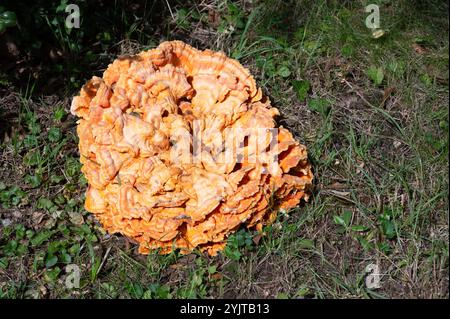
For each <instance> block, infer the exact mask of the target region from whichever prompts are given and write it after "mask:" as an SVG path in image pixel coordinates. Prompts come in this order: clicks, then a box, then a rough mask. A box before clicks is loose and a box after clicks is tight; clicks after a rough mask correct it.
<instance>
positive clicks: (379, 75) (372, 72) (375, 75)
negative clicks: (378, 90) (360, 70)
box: [367, 67, 384, 86]
mask: <svg viewBox="0 0 450 319" xmlns="http://www.w3.org/2000/svg"><path fill="white" fill-rule="evenodd" d="M367 76H368V77H369V79H370V80H372V82H373V83H374V84H375V85H377V86H378V85H381V83H383V79H384V70H383V68H382V67H378V68H377V67H371V68H369V69H368V70H367Z"/></svg>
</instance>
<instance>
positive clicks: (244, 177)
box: [71, 41, 313, 255]
mask: <svg viewBox="0 0 450 319" xmlns="http://www.w3.org/2000/svg"><path fill="white" fill-rule="evenodd" d="M71 112H72V113H73V114H75V115H77V116H78V117H80V119H79V121H78V127H77V133H78V136H79V151H80V161H81V163H82V164H83V166H82V172H83V173H84V175H85V176H86V178H87V180H88V184H89V186H88V190H87V193H86V202H85V207H86V209H87V210H88V211H89V212H92V213H94V214H95V216H96V217H97V218H98V220H99V221H100V222H101V224H102V225H103V227H104V228H105V229H106V230H107V231H108V232H111V233H121V234H123V235H125V236H128V237H129V238H131V239H133V240H135V241H136V242H138V243H139V244H140V245H139V252H141V253H144V254H145V253H148V252H149V251H150V250H153V249H157V248H160V249H161V252H163V253H168V252H170V251H172V250H173V249H178V248H179V249H180V250H181V252H182V253H186V252H189V251H191V250H192V249H194V248H198V249H200V250H202V251H204V250H206V251H207V252H208V253H209V254H211V255H215V254H216V253H217V251H219V250H221V249H223V248H224V246H225V243H226V239H227V237H228V236H229V235H230V234H231V233H233V232H234V231H235V230H237V229H238V228H239V227H240V226H242V225H246V226H247V227H249V228H250V227H251V228H256V229H257V230H261V229H262V226H263V225H266V224H270V223H272V222H273V221H274V219H275V218H276V215H277V212H278V211H279V210H281V209H284V210H288V209H290V208H293V207H295V206H296V205H298V203H299V202H300V200H301V199H304V200H307V199H308V191H309V189H310V187H311V182H312V179H313V175H312V172H311V166H310V164H309V163H308V160H307V152H306V148H305V146H303V145H301V144H300V143H299V142H297V141H296V140H295V139H294V138H293V136H292V134H291V133H290V132H289V131H288V130H287V129H285V128H283V127H277V126H276V123H275V121H274V117H275V116H276V115H278V114H279V113H278V110H277V109H276V108H273V107H271V105H270V101H269V99H268V98H267V97H266V96H264V95H263V94H262V91H261V89H260V88H258V87H257V86H256V83H255V80H254V79H253V77H252V76H251V75H250V73H249V71H248V70H247V69H245V68H244V67H243V66H242V65H241V64H240V63H239V62H237V61H236V60H233V59H230V58H228V57H227V56H226V55H224V54H223V53H221V52H213V51H210V50H205V51H199V50H196V49H194V48H192V47H191V46H189V45H187V44H185V43H183V42H180V41H170V42H163V43H161V44H160V45H159V46H158V47H157V48H156V49H153V50H149V51H145V52H141V53H140V54H138V55H134V56H127V57H122V58H119V59H117V60H115V61H114V62H113V63H112V64H110V65H109V67H108V69H107V70H106V71H105V72H104V73H103V77H102V78H100V77H93V78H92V79H91V80H90V81H88V82H87V83H86V84H85V85H84V86H83V88H82V89H81V92H80V94H79V95H78V96H75V97H74V98H73V101H72V106H71Z"/></svg>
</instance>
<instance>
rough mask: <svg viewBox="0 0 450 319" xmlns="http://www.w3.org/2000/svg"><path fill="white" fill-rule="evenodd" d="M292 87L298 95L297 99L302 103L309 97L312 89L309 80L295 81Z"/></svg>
mask: <svg viewBox="0 0 450 319" xmlns="http://www.w3.org/2000/svg"><path fill="white" fill-rule="evenodd" d="M292 85H293V87H294V90H295V92H296V93H297V97H298V99H299V100H300V101H302V102H303V101H305V99H306V97H307V96H308V92H309V90H310V89H311V86H310V83H309V81H308V80H300V81H299V80H294V81H292Z"/></svg>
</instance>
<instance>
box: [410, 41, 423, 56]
mask: <svg viewBox="0 0 450 319" xmlns="http://www.w3.org/2000/svg"><path fill="white" fill-rule="evenodd" d="M412 47H413V49H414V51H415V52H416V53H417V54H424V53H425V52H426V50H425V48H424V47H423V46H421V45H420V44H417V43H413V45H412Z"/></svg>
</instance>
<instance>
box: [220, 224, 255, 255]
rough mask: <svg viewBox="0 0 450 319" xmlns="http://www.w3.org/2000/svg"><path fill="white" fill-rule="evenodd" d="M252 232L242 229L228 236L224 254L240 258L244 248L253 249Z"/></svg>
mask: <svg viewBox="0 0 450 319" xmlns="http://www.w3.org/2000/svg"><path fill="white" fill-rule="evenodd" d="M252 237H253V236H252V234H251V233H250V232H248V231H246V230H245V229H240V230H238V231H237V232H236V233H234V234H232V235H231V236H230V237H228V241H227V245H226V247H225V249H224V251H223V252H224V254H225V256H227V257H228V258H230V259H232V260H236V261H238V260H240V259H241V257H242V252H241V251H242V250H251V249H252V248H253V240H252Z"/></svg>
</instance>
